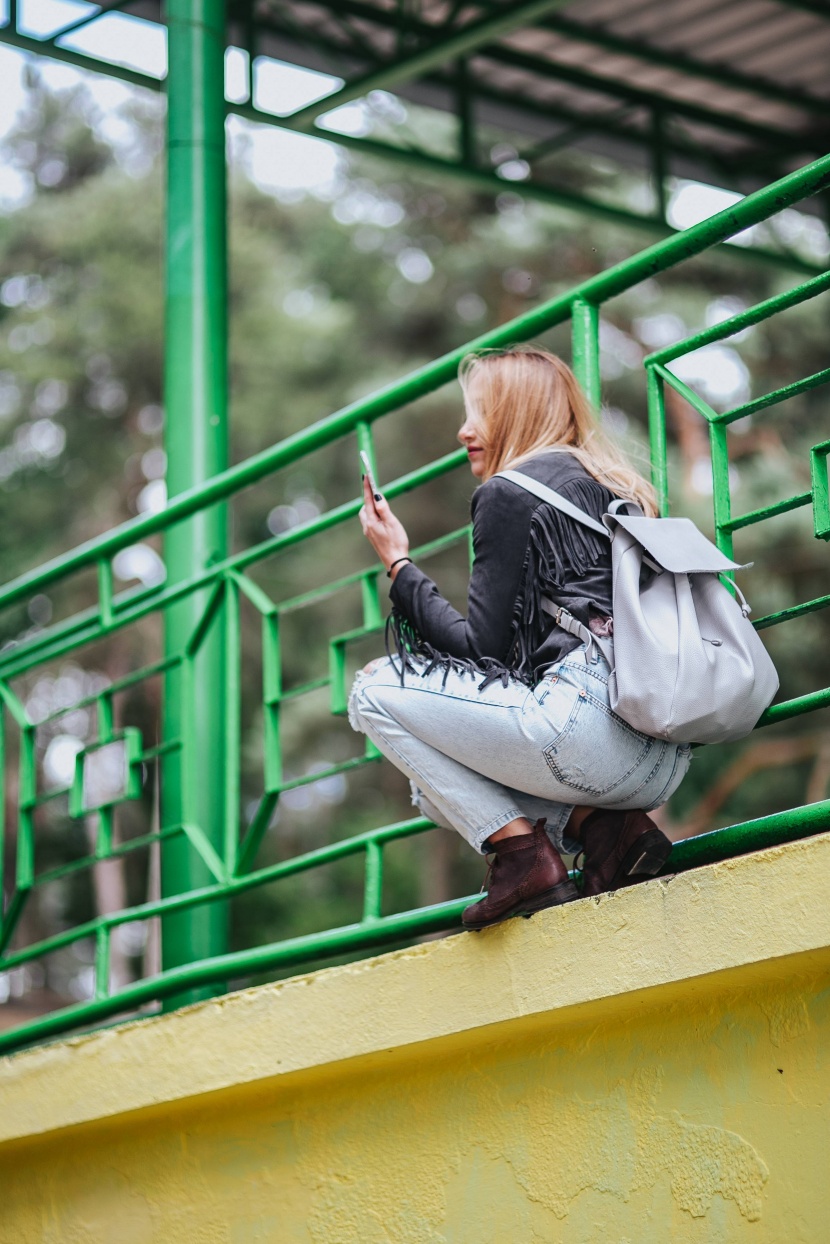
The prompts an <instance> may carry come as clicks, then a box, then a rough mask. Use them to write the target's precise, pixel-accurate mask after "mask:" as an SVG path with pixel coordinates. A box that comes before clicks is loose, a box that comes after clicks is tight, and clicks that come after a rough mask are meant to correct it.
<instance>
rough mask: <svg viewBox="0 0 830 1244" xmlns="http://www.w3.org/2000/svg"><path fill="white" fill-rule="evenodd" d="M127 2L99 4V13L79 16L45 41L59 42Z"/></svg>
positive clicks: (114, 1)
mask: <svg viewBox="0 0 830 1244" xmlns="http://www.w3.org/2000/svg"><path fill="white" fill-rule="evenodd" d="M126 3H127V0H110V3H109V4H102V5H100V6H99V8H98V12H97V13H87V15H86V17H79V18H78V20H77V21H75V22H70V24H69V25H68V26H64V27H63V29H62V30H56V31H55V33H54V34H53V35H49V37H48V39H44V40H43V43H45V44H49V43H57V41H58V39H65V38H66V36H67V35H71V34H74V33H75V31H76V30H81V29H82V28H83V27H84V26H89V24H90V23H91V22H95V21H97V20H98V18H99V17H106V15H107V14H108V13H113V12H115V11H116V10H117V9H121V8H123V7H124V5H125V4H126Z"/></svg>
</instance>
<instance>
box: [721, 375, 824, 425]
mask: <svg viewBox="0 0 830 1244" xmlns="http://www.w3.org/2000/svg"><path fill="white" fill-rule="evenodd" d="M828 380H830V367H825V368H824V370H823V371H816V372H813V374H812V376H805V378H804V379H803V380H796V381H794V382H793V383H792V384H785V385H783V386H782V387H781V388H780V389H773V390H772V392H771V393H766V394H764V396H763V397H756V398H753V399H752V401H751V402H744V403H743V405H741V406H736V407H735V408H734V410H728V411H726V413H725V414H723V415H716V416H715V420H716V421H717V422H718V423H734V422H735V421H736V420H737V419H744V418H746V417H747V416H748V415H754V414H755V413H756V411H759V410H765V409H766V407H767V406H777V405H778V404H779V403H781V402H786V401H788V400H789V399H790V398H791V397H797V396H798V395H799V393H806V392H807V390H808V389H817V388H818V387H819V385H822V384H826V383H827V382H828Z"/></svg>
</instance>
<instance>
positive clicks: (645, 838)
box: [608, 829, 672, 890]
mask: <svg viewBox="0 0 830 1244" xmlns="http://www.w3.org/2000/svg"><path fill="white" fill-rule="evenodd" d="M671 849H672V843H671V841H670V839H668V838H667V837H666V835H665V834H664V833H661V831H660V830H659V829H650V830H648V831H647V832H646V833H645V834H641V835H640V837H639V838H638V839H637V841H636V842H635V843H632V845H631V846H630V847H629V848H628V850H627V851H626V853H625V855H624V856H623V859H622V863H621V864H620V866H619V868H618V869H617V871H616V872H615V874H614V878H613V880H612V882H611V885H610V886H609V887H608V888H609V890H613V889H619V888H620V887H621V886H624V885H625V883H626V880H627V878H629V877H656V876H657V874H658V873H659V872H660V870H661V869H662V868H663V865H664V864H665V863H666V860H667V859H668V858H669V856H670V855H671Z"/></svg>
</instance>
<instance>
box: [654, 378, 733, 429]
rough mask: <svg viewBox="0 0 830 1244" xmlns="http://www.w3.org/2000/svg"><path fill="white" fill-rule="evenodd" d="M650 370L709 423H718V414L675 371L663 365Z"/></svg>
mask: <svg viewBox="0 0 830 1244" xmlns="http://www.w3.org/2000/svg"><path fill="white" fill-rule="evenodd" d="M648 370H649V372H654V373H655V375H658V376H659V377H660V379H661V380H664V381H665V382H666V384H669V385H671V387H672V388H673V389H674V391H675V393H679V394H680V396H681V397H682V398H684V399H685V400H686V401H687V402H688V403H689V405H690V406H692V407H693V408H694V409H695V410H696V411H697V413H698V414H699V415H702V416H703V418H704V419H705V420H706V422H707V423H709V424H716V423H718V412H717V411H716V410H713V408H712V407H711V406H710V405H709V403H708V402H707V401H706V400H705V398H702V397H701V396H700V394H699V393H695V391H694V389H692V388H690V387H689V385H687V384H686V382H685V381H684V380H681V379H680V377H679V376H675V374H674V372H673V371H669V369H668V368H667V367H664V366H663V365H662V363H653V364H651V366H650V367H649V369H648Z"/></svg>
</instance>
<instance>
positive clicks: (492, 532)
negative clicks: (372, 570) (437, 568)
mask: <svg viewBox="0 0 830 1244" xmlns="http://www.w3.org/2000/svg"><path fill="white" fill-rule="evenodd" d="M531 513H532V506H531V507H529V506H528V505H527V503H526V502H525V503H522V499H521V498H519V497H518V496H517V490H516V489H515V488H513V487H511V485H510V484H508V483H507V482H506V481H505V480H500V479H491V480H488V482H487V483H486V484H482V486H481V487H480V488H478V489H477V490H476V492H475V493H474V494H473V504H472V518H473V554H474V561H473V569H472V574H471V576H470V587H469V592H468V595H467V616H466V618H465V617H463V616H462V615H461V614H460V613H459V612H458V610H457V609H454V608H453V606H452V605H451V604H450V603H449V601H448V600H445V598H444V597H443V596H442V595H441V593H440V592H439V591H438V588H437V587H436V585H435V583H433V581H432V579H430V578H429V576H428V575H426V574H424V572H423V570H421V569H420V568H419V567H418V566H415V565H413V564H411V563H408V564H406V565H404V566H402V567H401V569H400V570H399V572H398V574H397V575H396V577H395V581H394V582H393V584H392V589H391V591H390V593H389V595H390V598H391V600H392V603H393V605H394V606H395V608H396V610H397V611H398V612H399V613H401V614H403V615H404V617H405V618H406V619H407V620H408V621H409V622H410V623H411V625H412V626H413V627H414V629H415V630H416V632H417V633H418V635H419V636H420V637H421V639H423V640H425V641H426V643H428V644H430V645H431V646H432V647H433V648H434V649H435V650H436V651H437V652H443V653H447V654H448V655H449V656H453V657H466V658H473V659H474V660H478V659H479V658H481V657H494V658H495V659H496V660H498V661H506V660H507V657H508V652H509V647H510V639H511V635H512V631H513V610H514V606H515V603H516V598H517V596H518V595H519V590H520V588H521V584H522V578H523V574H524V570H525V560H526V556H527V546H528V533H529V530H530V514H531Z"/></svg>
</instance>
